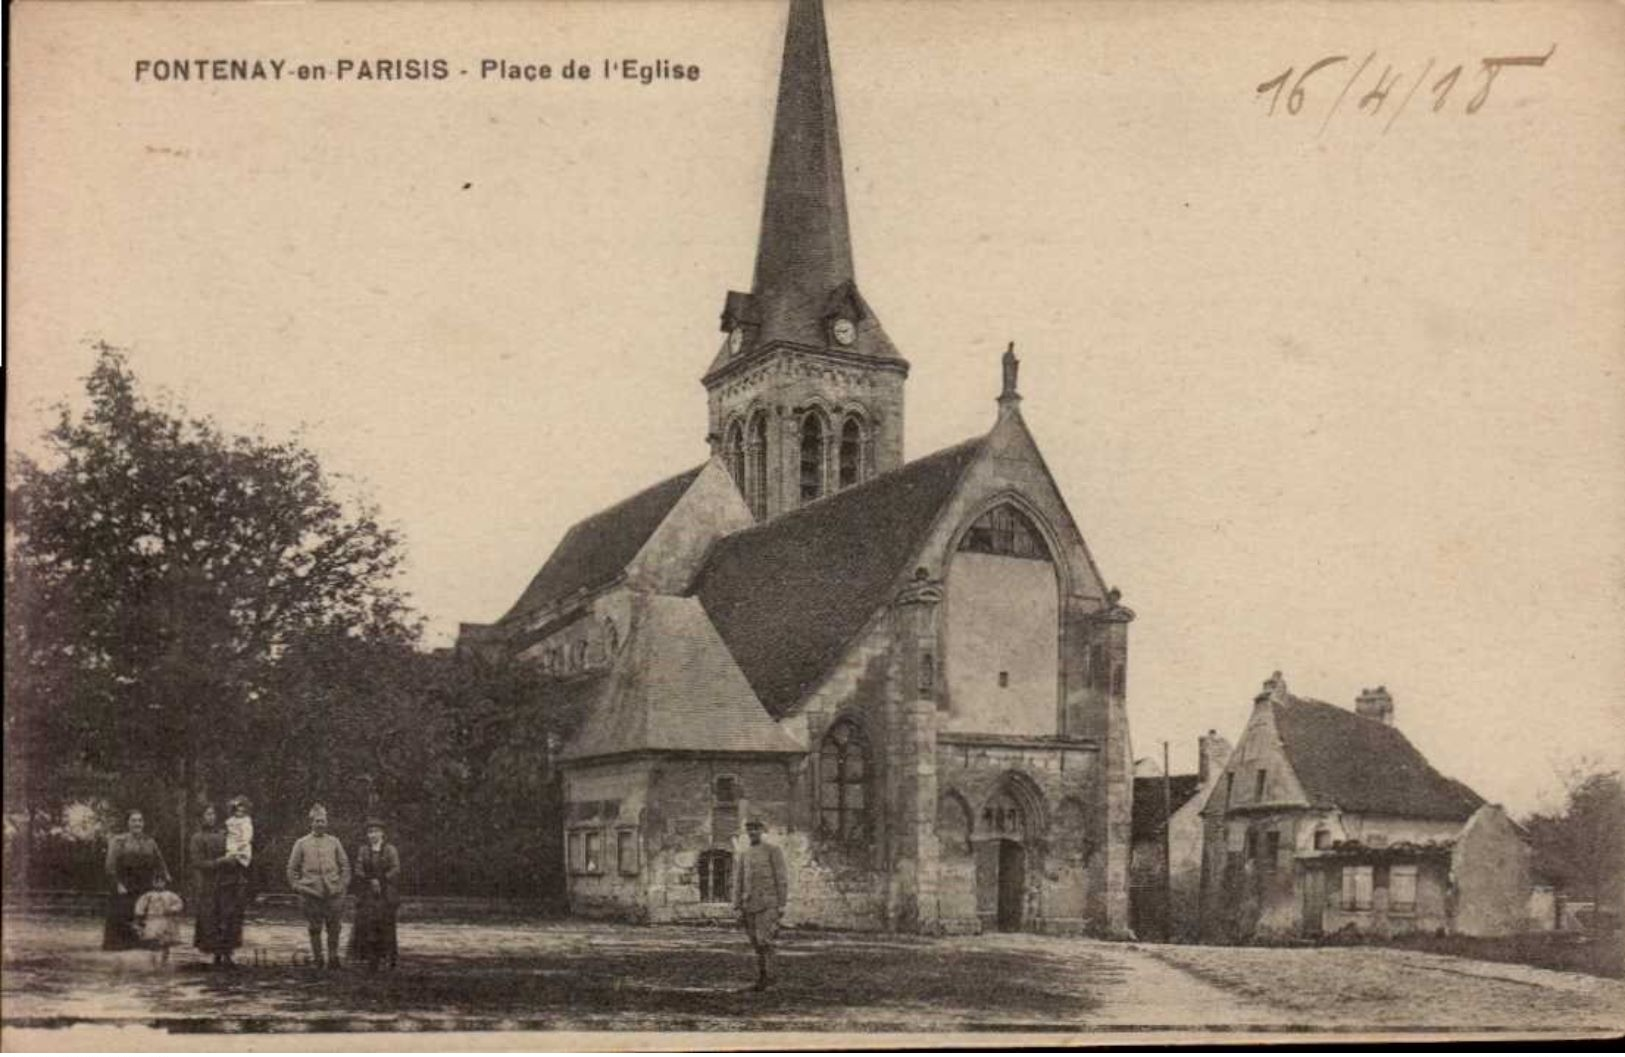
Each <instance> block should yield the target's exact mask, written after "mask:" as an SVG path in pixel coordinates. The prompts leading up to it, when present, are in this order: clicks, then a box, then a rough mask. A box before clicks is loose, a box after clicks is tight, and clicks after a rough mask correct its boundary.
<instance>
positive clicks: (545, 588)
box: [501, 463, 705, 624]
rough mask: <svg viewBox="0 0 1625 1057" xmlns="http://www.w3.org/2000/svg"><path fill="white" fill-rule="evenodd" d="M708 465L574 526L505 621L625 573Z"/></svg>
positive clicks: (663, 483) (674, 478)
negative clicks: (630, 563) (628, 565)
mask: <svg viewBox="0 0 1625 1057" xmlns="http://www.w3.org/2000/svg"><path fill="white" fill-rule="evenodd" d="M704 469H705V465H704V464H703V463H702V464H701V465H699V466H696V467H694V469H692V470H688V471H686V472H684V473H680V474H678V475H677V476H676V477H669V478H667V479H666V480H664V481H661V482H660V483H659V484H657V485H654V486H652V487H650V488H646V489H644V490H643V491H641V492H639V493H637V494H636V495H634V496H632V497H631V498H629V499H623V500H621V501H620V502H619V503H616V504H615V505H614V506H612V507H609V508H608V509H607V510H602V511H599V512H598V513H596V514H594V515H592V516H591V517H589V518H584V519H582V520H581V521H578V522H576V523H575V524H574V525H572V526H571V527H570V531H568V532H566V533H565V534H564V538H563V539H562V540H560V541H559V545H558V546H557V547H555V548H553V553H552V555H550V556H549V557H548V559H547V563H546V564H544V565H543V566H542V568H541V571H540V572H538V573H537V574H536V575H535V577H533V578H532V579H531V581H530V586H529V587H526V588H525V591H524V593H523V594H522V595H520V596H519V601H517V602H515V603H514V605H513V608H512V609H510V610H508V612H507V614H506V615H505V616H504V617H503V618H502V621H501V623H504V624H506V623H508V622H509V621H512V620H514V619H517V618H518V617H520V616H523V615H524V614H526V613H530V612H534V611H535V610H538V609H543V608H545V607H546V606H548V605H551V604H552V603H554V602H556V601H558V600H559V599H561V598H564V597H566V596H568V595H570V594H572V593H574V592H575V591H577V590H579V589H581V588H594V587H598V586H600V585H602V584H606V583H608V582H609V581H611V580H613V579H615V577H617V576H619V575H620V574H621V571H622V570H623V569H625V568H626V566H627V563H629V562H630V561H631V560H632V559H633V558H634V557H636V556H637V553H638V551H639V550H640V549H642V547H643V545H644V544H645V543H646V542H648V539H649V537H650V536H651V535H653V534H654V530H655V529H656V528H659V527H660V523H661V522H662V521H664V520H665V519H666V515H667V514H669V513H671V508H672V507H674V506H676V505H677V501H678V500H679V499H681V498H682V497H683V493H684V492H687V491H688V487H689V485H691V484H693V483H694V479H695V478H696V477H698V476H699V475H700V471H701V470H704Z"/></svg>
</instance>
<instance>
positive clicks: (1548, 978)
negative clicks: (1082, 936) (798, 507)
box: [0, 913, 1625, 1032]
mask: <svg viewBox="0 0 1625 1057" xmlns="http://www.w3.org/2000/svg"><path fill="white" fill-rule="evenodd" d="M3 940H4V963H3V970H0V1007H3V1008H0V1013H3V1017H4V1020H5V1022H6V1024H7V1025H8V1027H10V1028H13V1029H15V1028H19V1027H29V1026H47V1025H55V1024H67V1023H73V1022H84V1021H87V1020H90V1021H96V1022H101V1023H107V1022H117V1023H125V1024H155V1025H159V1026H162V1027H165V1028H168V1029H170V1030H178V1031H199V1030H202V1031H209V1030H243V1029H248V1030H307V1031H308V1030H330V1031H342V1030H356V1029H369V1028H370V1029H386V1028H396V1029H412V1030H421V1029H424V1028H432V1029H437V1030H451V1029H459V1028H460V1029H464V1030H489V1029H531V1030H576V1031H581V1030H587V1031H596V1030H606V1029H607V1030H637V1031H735V1032H737V1031H832V1030H858V1031H892V1032H898V1031H911V1032H920V1031H956V1032H969V1031H1000V1032H1008V1031H1046V1032H1053V1031H1071V1032H1077V1031H1096V1030H1098V1031H1122V1030H1132V1029H1136V1028H1147V1029H1158V1028H1161V1029H1177V1030H1187V1031H1188V1030H1203V1031H1225V1032H1234V1031H1271V1030H1282V1029H1287V1030H1303V1029H1304V1028H1321V1029H1330V1030H1342V1031H1347V1030H1351V1029H1354V1028H1357V1027H1362V1026H1367V1027H1377V1026H1383V1027H1412V1028H1423V1029H1450V1028H1454V1029H1462V1028H1469V1029H1474V1030H1478V1029H1484V1028H1494V1027H1504V1028H1522V1029H1529V1028H1537V1029H1539V1028H1544V1029H1555V1030H1560V1031H1572V1030H1577V1029H1580V1028H1584V1027H1608V1026H1617V1025H1619V1024H1622V1023H1625V1013H1622V1010H1625V998H1622V991H1625V985H1620V984H1618V983H1617V982H1615V981H1605V980H1594V979H1592V978H1586V977H1572V976H1569V975H1567V974H1559V973H1544V974H1542V973H1541V971H1539V970H1521V969H1517V967H1508V966H1499V965H1488V963H1480V962H1467V961H1463V960H1460V959H1450V958H1440V957H1436V956H1426V955H1416V954H1411V953H1409V952H1392V951H1387V952H1384V951H1367V950H1338V951H1326V952H1321V951H1260V950H1228V949H1217V948H1171V947H1170V948H1158V947H1150V946H1135V945H1124V944H1108V943H1101V942H1096V941H1090V940H1076V939H1059V938H1052V937H1040V936H1024V935H1023V936H1009V935H1006V936H982V937H966V938H957V939H923V938H912V937H895V936H859V935H850V934H817V933H812V934H808V933H791V934H787V935H786V937H785V944H784V948H783V953H782V956H781V968H782V975H783V983H782V985H781V986H780V987H779V988H777V989H775V990H774V991H771V992H768V993H766V994H756V993H751V992H747V991H744V990H743V988H744V986H745V985H746V984H748V983H749V981H750V974H751V970H752V962H751V958H750V954H749V950H748V948H747V947H746V945H745V943H744V940H743V937H742V936H741V935H739V934H738V933H736V932H733V931H727V930H718V929H678V928H637V927H629V926H619V925H605V924H587V923H580V922H529V921H477V922H449V921H430V922H403V924H402V926H401V945H402V949H403V958H402V965H401V968H400V969H399V970H398V971H396V972H394V973H385V974H378V975H372V974H369V973H366V972H364V971H355V970H352V969H346V970H344V971H342V972H339V973H331V972H329V973H316V972H314V971H312V970H310V969H309V968H307V967H304V966H303V965H300V964H298V963H297V959H298V957H299V955H300V954H301V952H302V948H303V946H304V930H303V928H302V923H300V922H297V921H295V920H293V919H292V918H291V917H282V918H276V917H260V918H258V919H256V920H253V921H252V922H251V923H250V925H249V928H248V930H247V950H246V951H245V952H244V956H243V960H245V961H249V962H250V963H251V964H250V965H248V966H247V967H245V968H243V969H241V970H239V971H237V972H234V973H219V972H213V971H210V970H209V969H207V968H206V967H203V966H201V965H199V964H197V963H195V962H194V961H193V960H192V958H191V952H190V951H182V950H177V952H176V955H177V956H178V957H179V961H178V963H177V964H173V965H171V966H169V967H167V968H159V969H154V968H152V967H151V965H150V964H149V961H148V956H147V955H146V954H145V953H144V952H136V951H132V952H121V953H116V954H109V953H104V952H102V951H100V950H98V949H97V947H98V943H99V940H100V925H99V922H97V921H95V920H93V919H90V918H86V917H77V918H75V917H64V916H46V915H42V914H22V913H8V914H7V915H6V917H5V919H4V937H3ZM1322 954H1332V955H1337V956H1339V958H1338V959H1331V960H1326V961H1322V962H1320V963H1315V962H1314V961H1313V958H1312V957H1310V958H1306V957H1305V956H1315V955H1322ZM1351 956H1358V957H1351ZM256 959H257V960H258V962H259V964H252V962H253V961H255V960H256ZM1339 959H1341V960H1339ZM1418 963H1427V964H1425V965H1420V966H1419V965H1418ZM1385 965H1386V968H1385ZM1484 967H1487V968H1488V969H1489V970H1494V971H1498V972H1500V973H1501V974H1503V975H1502V976H1499V977H1492V976H1487V975H1485V974H1484V971H1483V969H1484ZM1509 968H1513V969H1515V970H1516V971H1519V972H1528V973H1533V974H1536V977H1535V978H1533V979H1519V980H1512V979H1507V978H1505V974H1506V973H1507V971H1508V969H1509ZM1193 970H1194V971H1193ZM1306 981H1307V983H1306ZM1322 988H1325V989H1328V990H1321V989H1322ZM1330 989H1335V995H1334V991H1333V990H1330ZM1322 1003H1324V1005H1323V1004H1322Z"/></svg>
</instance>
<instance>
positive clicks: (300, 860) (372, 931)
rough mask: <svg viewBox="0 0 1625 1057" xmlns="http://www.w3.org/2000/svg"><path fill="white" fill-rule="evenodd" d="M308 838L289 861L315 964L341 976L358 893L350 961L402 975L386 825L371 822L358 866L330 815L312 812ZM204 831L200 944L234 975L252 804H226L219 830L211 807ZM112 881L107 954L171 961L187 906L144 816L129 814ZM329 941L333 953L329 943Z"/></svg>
mask: <svg viewBox="0 0 1625 1057" xmlns="http://www.w3.org/2000/svg"><path fill="white" fill-rule="evenodd" d="M309 818H310V832H309V833H307V834H305V835H304V836H303V837H300V838H299V839H298V840H297V841H296V842H294V846H293V851H292V852H291V853H290V854H289V856H288V867H287V880H288V887H290V888H292V889H293V890H294V892H295V893H297V894H298V896H299V901H300V906H301V909H302V910H303V911H304V916H305V922H306V924H307V926H308V928H309V931H310V953H311V962H312V964H314V965H315V966H316V967H317V968H326V967H328V966H331V967H333V968H335V969H336V968H338V967H339V966H340V961H339V933H340V929H341V924H342V919H343V911H344V897H345V896H346V895H347V894H351V893H353V894H354V895H355V906H356V911H355V925H354V927H353V928H352V929H351V931H350V958H351V960H352V961H354V962H364V963H366V964H367V966H368V967H369V968H372V969H377V968H379V967H380V966H386V967H388V968H394V967H395V965H396V963H397V961H398V960H399V956H400V955H399V947H398V945H397V942H396V934H395V920H396V909H397V907H398V906H399V904H400V883H399V881H400V872H401V858H400V853H399V852H398V851H396V849H395V846H394V845H392V844H390V843H389V842H388V841H387V840H386V839H385V835H386V827H385V825H384V822H383V820H382V819H378V818H369V819H368V820H367V824H366V834H367V837H366V840H365V841H364V842H363V843H362V844H361V845H360V846H359V847H358V848H357V849H356V855H355V861H354V866H353V867H352V865H351V860H350V856H349V855H347V854H346V853H345V851H344V845H343V844H342V843H340V841H339V840H338V838H337V837H334V836H333V835H332V834H330V833H328V832H327V808H326V807H324V806H322V805H321V804H315V805H312V806H311V809H310V816H309ZM200 821H201V825H200V826H199V828H198V832H196V833H194V834H193V835H192V838H191V840H190V842H189V843H188V845H187V863H188V865H189V867H190V869H191V873H192V878H191V881H192V883H191V893H190V895H191V905H192V913H193V926H192V945H193V946H194V947H196V948H197V949H198V950H199V951H201V952H203V953H205V954H208V955H210V956H211V957H212V959H213V962H214V965H216V966H217V967H221V968H230V967H232V966H234V965H235V964H236V963H235V961H234V959H233V956H234V953H235V952H236V950H237V949H238V948H239V947H241V946H242V943H243V915H244V912H245V911H246V910H247V908H248V902H249V888H250V886H249V867H250V865H251V864H252V863H253V857H254V820H253V815H252V813H251V810H250V804H249V802H248V799H247V798H246V797H241V796H238V797H233V798H232V799H231V800H230V801H228V802H227V817H226V820H225V822H224V823H221V822H220V819H219V816H218V814H217V813H216V812H215V809H214V806H213V805H209V806H206V807H205V808H204V809H203V815H202V818H201V820H200ZM107 874H108V877H109V879H110V880H111V881H112V885H113V891H112V893H111V895H110V897H109V900H108V910H107V921H106V925H105V928H104V929H103V932H102V948H103V949H104V950H127V949H130V948H136V947H145V948H150V949H151V950H152V952H153V959H154V961H159V962H162V961H167V960H168V958H169V950H170V948H171V947H173V946H175V945H177V944H178V943H179V942H180V927H181V919H182V916H183V914H184V912H185V901H184V900H183V899H182V898H181V896H180V894H179V893H177V892H175V891H172V890H171V887H170V886H171V885H172V883H173V878H172V877H171V876H170V872H169V866H168V864H167V863H166V862H165V861H164V854H163V852H162V851H161V850H159V847H158V842H157V841H155V840H153V839H152V837H151V835H149V834H148V833H147V832H146V818H145V816H144V815H143V814H142V813H141V812H140V811H132V812H130V814H129V816H128V819H127V825H126V830H125V832H123V833H120V834H117V835H115V836H114V837H113V838H112V840H111V841H109V842H108V847H107ZM324 938H325V941H326V942H325V949H324V943H323V940H324Z"/></svg>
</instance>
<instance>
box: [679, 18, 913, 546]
mask: <svg viewBox="0 0 1625 1057" xmlns="http://www.w3.org/2000/svg"><path fill="white" fill-rule="evenodd" d="M722 331H723V334H724V337H723V341H722V347H721V349H719V350H718V352H717V355H716V358H715V359H714V360H713V361H712V362H711V367H710V369H709V370H707V371H706V373H705V377H704V378H702V379H701V381H702V383H703V384H704V385H705V390H706V395H707V400H708V409H709V415H708V422H709V436H708V438H707V439H708V440H709V442H710V444H711V450H712V452H713V453H714V454H719V455H721V456H723V458H724V460H725V461H726V463H727V465H728V468H729V470H730V471H731V472H732V473H733V475H734V480H735V481H736V482H738V484H739V491H740V493H741V494H742V495H743V496H744V497H745V500H746V502H747V503H748V504H749V505H750V508H751V511H752V512H753V513H754V514H755V515H756V518H757V520H758V521H763V520H766V519H768V518H772V517H776V516H778V515H779V514H782V513H785V512H786V511H789V510H794V509H796V508H797V507H800V506H803V505H805V504H807V503H810V502H814V501H816V500H818V499H821V498H823V497H825V496H828V495H831V494H833V493H835V492H838V491H841V490H843V489H845V488H850V487H852V486H853V485H856V484H861V483H862V482H863V481H866V480H868V479H869V478H871V477H873V476H875V475H876V474H880V473H884V472H886V471H887V470H890V469H893V468H895V467H897V466H899V465H900V464H901V463H902V461H903V383H904V381H905V380H906V379H907V378H908V362H907V361H906V360H904V359H903V358H902V357H901V356H900V355H898V353H897V350H896V349H895V348H894V347H893V346H892V343H891V340H890V339H889V338H887V337H886V332H885V331H884V330H883V329H881V326H880V321H879V319H877V318H876V317H875V314H874V311H873V310H872V309H871V308H870V307H869V304H868V302H867V301H865V300H864V298H863V295H862V294H861V293H860V292H859V291H858V285H857V281H856V278H855V276H854V271H853V267H852V243H851V238H850V235H849V232H848V228H847V218H846V186H845V182H844V179H843V175H842V171H841V141H840V134H839V131H838V129H837V127H836V121H835V85H834V79H833V77H832V76H831V71H830V61H829V41H828V38H827V37H826V35H825V30H824V8H823V3H822V0H791V2H790V18H789V25H788V27H787V29H786V31H785V36H784V61H783V65H782V67H781V68H780V71H779V98H778V109H777V112H776V114H775V116H774V121H773V145H772V152H771V154H770V157H769V160H768V169H767V190H766V194H765V196H764V199H763V204H762V227H761V235H760V238H759V240H758V244H757V249H756V274H755V277H754V279H753V281H752V283H751V289H750V292H749V293H740V292H738V291H734V290H730V291H729V292H728V295H727V298H726V299H725V301H724V302H723V308H722Z"/></svg>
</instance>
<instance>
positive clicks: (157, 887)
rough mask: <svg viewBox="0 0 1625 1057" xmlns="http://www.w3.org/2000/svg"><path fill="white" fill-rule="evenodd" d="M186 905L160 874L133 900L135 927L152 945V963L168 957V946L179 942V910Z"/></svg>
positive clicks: (180, 911)
mask: <svg viewBox="0 0 1625 1057" xmlns="http://www.w3.org/2000/svg"><path fill="white" fill-rule="evenodd" d="M185 909H186V905H185V904H184V903H183V902H181V897H180V896H179V895H178V894H176V893H174V892H171V891H169V889H168V887H167V886H166V884H165V882H164V879H163V878H162V877H157V878H154V879H153V882H152V888H151V889H150V890H149V891H146V892H143V893H142V894H141V898H140V899H137V900H136V901H135V920H136V927H137V928H139V929H140V930H141V938H142V940H144V941H145V942H146V943H147V944H148V945H149V946H151V947H152V949H153V950H152V964H154V965H160V964H162V963H164V962H167V961H169V948H171V947H173V946H174V945H175V944H177V943H179V942H180V938H181V913H182V912H183V911H184V910H185Z"/></svg>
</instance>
